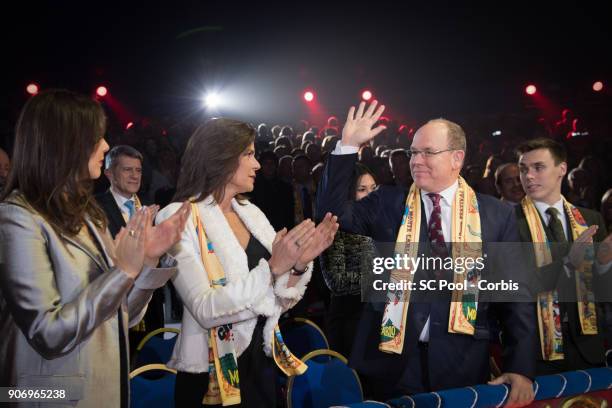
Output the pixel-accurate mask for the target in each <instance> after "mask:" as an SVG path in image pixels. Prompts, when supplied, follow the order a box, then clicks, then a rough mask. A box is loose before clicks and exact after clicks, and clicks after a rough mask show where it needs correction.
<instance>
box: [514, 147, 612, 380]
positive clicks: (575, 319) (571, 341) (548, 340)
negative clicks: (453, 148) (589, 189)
mask: <svg viewBox="0 0 612 408" xmlns="http://www.w3.org/2000/svg"><path fill="white" fill-rule="evenodd" d="M518 153H519V155H520V156H519V161H518V165H519V169H520V178H521V184H522V186H523V189H524V190H525V192H526V193H527V196H526V197H525V198H524V199H523V200H522V201H521V204H520V205H518V206H516V207H515V209H516V216H517V224H518V228H519V234H520V237H521V241H523V242H533V243H534V245H533V247H532V248H529V251H528V255H530V258H531V262H532V264H533V265H535V266H536V267H537V268H536V272H535V275H534V276H533V281H532V282H533V285H534V288H536V291H537V292H538V302H537V305H536V308H537V313H538V316H539V324H538V326H539V327H538V337H539V340H540V348H539V353H538V361H537V365H536V368H537V374H538V375H546V374H555V373H558V372H563V371H571V370H580V369H585V368H592V367H598V366H602V365H603V362H604V359H605V349H604V333H603V331H604V324H603V322H604V316H603V311H602V308H601V307H600V304H599V303H598V302H595V301H594V300H595V299H596V297H598V298H599V299H600V300H610V295H609V294H607V293H605V291H607V292H609V291H610V289H609V288H610V287H612V286H611V282H610V281H611V275H612V273H609V272H608V271H609V269H610V266H611V265H612V251H611V250H610V244H611V243H612V235H610V236H608V237H607V238H606V227H605V225H604V222H603V218H602V216H601V214H599V213H598V212H596V211H593V210H589V209H586V208H582V207H576V206H574V205H572V204H571V203H569V202H568V201H567V200H566V199H565V198H564V197H563V196H562V195H561V183H562V181H563V178H564V177H565V175H566V173H567V154H566V151H565V148H564V147H563V145H561V144H560V143H558V142H556V141H554V140H552V139H544V138H541V139H533V140H529V141H527V142H525V143H523V144H522V145H520V146H519V148H518ZM593 241H595V242H601V241H605V244H604V245H600V246H599V247H598V248H597V250H596V256H595V259H594V260H593V259H592V258H589V257H585V253H586V250H587V247H588V246H589V245H590V244H592V242H593ZM543 242H548V243H550V244H551V245H546V244H544V245H538V243H543ZM597 288H601V289H604V291H597Z"/></svg>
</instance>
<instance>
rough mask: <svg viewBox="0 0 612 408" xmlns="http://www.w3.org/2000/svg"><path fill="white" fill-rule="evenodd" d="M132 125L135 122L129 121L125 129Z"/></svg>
mask: <svg viewBox="0 0 612 408" xmlns="http://www.w3.org/2000/svg"><path fill="white" fill-rule="evenodd" d="M132 126H134V122H128V124H127V125H125V130H128V129H130V128H131V127H132Z"/></svg>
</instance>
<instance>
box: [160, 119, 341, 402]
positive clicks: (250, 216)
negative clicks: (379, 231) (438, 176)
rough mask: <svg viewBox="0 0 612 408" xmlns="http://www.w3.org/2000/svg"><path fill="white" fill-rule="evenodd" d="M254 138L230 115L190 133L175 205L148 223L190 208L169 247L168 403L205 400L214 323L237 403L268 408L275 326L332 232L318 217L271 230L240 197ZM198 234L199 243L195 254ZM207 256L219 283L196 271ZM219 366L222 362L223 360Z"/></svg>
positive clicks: (250, 178) (332, 225)
mask: <svg viewBox="0 0 612 408" xmlns="http://www.w3.org/2000/svg"><path fill="white" fill-rule="evenodd" d="M255 133H256V132H255V129H254V128H253V127H251V126H250V125H248V124H246V123H243V122H239V121H235V120H230V119H212V120H210V121H208V122H206V123H204V124H203V125H202V126H200V127H199V128H198V129H196V131H195V132H194V134H193V135H192V136H191V138H190V140H189V143H188V145H187V148H186V150H185V154H184V156H183V159H182V165H181V171H180V175H179V180H178V185H177V192H176V195H175V197H174V201H175V202H174V203H172V204H170V205H169V206H167V207H166V208H164V209H163V210H162V211H161V212H160V213H159V215H158V217H157V221H158V222H161V221H163V220H165V219H166V218H168V217H170V216H171V215H172V214H173V213H174V212H175V211H177V210H178V209H179V208H180V201H182V200H186V199H189V200H192V202H193V203H195V206H194V207H193V209H194V211H193V214H192V217H190V219H189V220H188V222H187V226H186V228H185V230H184V232H183V235H182V238H181V240H180V242H179V243H178V244H177V245H176V246H175V247H174V248H173V250H172V251H170V252H171V253H172V255H173V256H174V257H175V258H176V259H177V261H178V273H177V274H176V276H175V277H174V278H173V283H174V286H175V287H176V290H177V291H178V293H179V295H180V297H181V299H182V301H183V304H184V306H185V310H184V313H183V322H182V323H183V324H182V330H181V334H180V335H179V338H178V339H177V342H176V346H175V348H174V352H173V355H172V359H171V360H170V361H169V362H168V366H169V367H172V368H175V369H176V370H177V371H178V375H177V379H176V387H175V403H176V406H180V407H191V406H194V407H201V406H202V403H203V399H204V397H205V396H206V400H207V404H208V403H209V402H210V401H212V400H211V399H210V398H209V397H211V394H214V390H209V379H210V380H213V378H211V377H217V376H216V375H214V376H209V371H211V370H213V374H214V373H215V372H216V371H215V370H214V368H215V366H214V364H212V365H211V362H209V356H212V355H213V354H212V353H213V352H212V351H210V353H209V338H210V337H209V330H215V329H214V328H219V327H229V330H231V336H228V337H231V339H232V341H233V347H234V349H235V353H234V354H235V356H236V357H237V369H238V373H239V378H240V380H239V395H240V399H239V401H240V403H241V406H253V407H274V406H275V393H276V390H275V370H274V360H273V359H272V358H270V356H271V347H272V341H273V336H274V327H275V326H276V324H277V323H278V319H279V317H280V315H281V314H282V313H283V312H284V311H286V310H287V309H289V308H291V307H293V306H294V305H295V304H296V303H297V302H298V301H299V300H300V299H301V298H302V296H303V294H304V291H305V290H306V285H307V283H308V281H309V280H310V276H311V267H312V260H313V259H314V258H315V257H316V256H318V255H319V254H320V253H321V252H322V251H323V250H324V249H326V248H327V247H328V246H329V245H330V244H331V243H332V241H333V238H334V235H335V233H336V231H337V230H338V224H337V223H336V217H332V216H331V214H327V215H326V217H325V219H324V220H323V221H322V222H321V223H320V224H319V225H318V226H317V227H316V228H315V225H314V223H313V222H312V221H311V220H305V221H304V222H302V223H301V224H300V225H298V226H296V227H295V228H294V229H292V230H291V231H286V229H283V230H281V231H279V232H278V233H275V231H274V229H273V228H272V226H271V225H270V223H269V221H268V219H267V218H266V216H265V215H264V214H263V213H262V212H261V211H260V210H259V209H258V208H257V207H256V206H254V205H253V204H251V203H249V202H248V201H247V200H246V199H245V198H244V197H243V196H241V193H246V192H249V191H251V190H252V189H253V183H254V181H255V173H256V171H257V170H258V169H259V168H260V166H259V163H258V162H257V160H256V159H255V154H254V153H255V150H254V144H253V143H254V139H255ZM198 217H199V218H198ZM198 220H199V222H198ZM198 226H199V227H200V229H198ZM203 235H205V237H206V238H207V243H208V250H207V251H205V253H204V254H203V253H202V251H200V248H201V247H202V246H203V245H206V244H201V242H200V237H201V236H203ZM213 247H214V250H213ZM211 253H213V256H214V257H215V258H216V259H218V262H217V261H216V260H215V262H216V269H220V270H222V273H223V274H224V275H222V276H223V277H224V279H221V280H222V282H221V283H219V282H218V281H217V280H215V279H212V281H213V283H211V278H210V277H211V269H215V268H213V267H210V266H208V269H209V270H206V268H205V266H204V265H205V264H206V265H210V264H209V263H207V262H206V259H209V260H210V258H206V257H207V256H210V254H211ZM228 324H231V326H225V325H228ZM224 333H225V332H219V337H224ZM213 342H214V341H213ZM219 354H221V353H219ZM225 355H226V354H223V356H225ZM220 360H222V362H221V365H223V364H225V363H226V362H227V360H224V359H223V358H220ZM230 360H231V359H230ZM223 367H224V368H223V369H225V367H226V366H223ZM211 382H212V383H214V382H216V381H211ZM207 390H208V391H207ZM213 402H214V401H213ZM217 402H219V401H218V400H217ZM226 402H227V401H226ZM234 403H235V402H234Z"/></svg>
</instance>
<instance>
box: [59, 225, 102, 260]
mask: <svg viewBox="0 0 612 408" xmlns="http://www.w3.org/2000/svg"><path fill="white" fill-rule="evenodd" d="M88 227H89V223H88ZM61 235H62V238H63V239H65V240H66V241H67V242H70V243H71V244H72V245H74V246H75V247H77V248H78V249H80V250H81V251H83V252H85V254H87V256H89V257H90V258H91V259H92V260H93V261H94V262H95V263H96V265H98V267H99V268H100V269H101V270H103V271H107V270H108V266H107V265H106V264H105V262H104V259H103V258H102V256H101V255H100V253H99V251H98V250H97V249H95V248H93V247H92V246H91V245H88V243H86V242H85V241H84V240H82V239H80V238H79V237H74V238H73V237H70V236H68V235H66V234H61ZM96 239H97V238H96Z"/></svg>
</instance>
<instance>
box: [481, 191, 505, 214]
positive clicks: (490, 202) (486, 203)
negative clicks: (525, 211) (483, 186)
mask: <svg viewBox="0 0 612 408" xmlns="http://www.w3.org/2000/svg"><path fill="white" fill-rule="evenodd" d="M476 199H477V200H478V206H479V208H480V209H485V210H486V211H494V212H496V213H497V214H498V215H501V214H509V213H511V212H512V211H513V208H512V206H511V205H508V204H507V203H504V202H503V201H501V200H499V199H498V198H497V197H493V196H491V195H488V194H482V193H476Z"/></svg>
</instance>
